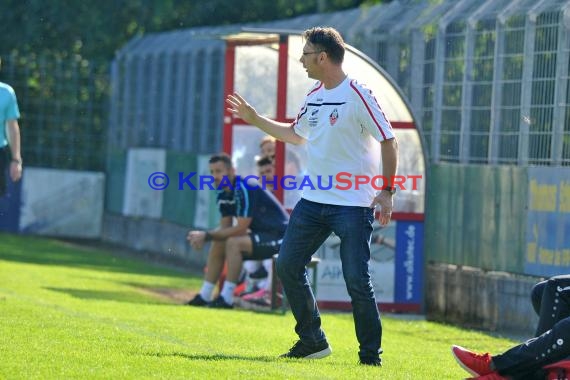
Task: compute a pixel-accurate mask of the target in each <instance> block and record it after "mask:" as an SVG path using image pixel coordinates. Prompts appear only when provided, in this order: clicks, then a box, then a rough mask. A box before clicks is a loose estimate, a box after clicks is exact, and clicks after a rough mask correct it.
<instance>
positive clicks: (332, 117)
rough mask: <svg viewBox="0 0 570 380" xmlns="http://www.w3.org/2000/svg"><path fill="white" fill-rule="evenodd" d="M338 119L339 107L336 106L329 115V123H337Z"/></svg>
mask: <svg viewBox="0 0 570 380" xmlns="http://www.w3.org/2000/svg"><path fill="white" fill-rule="evenodd" d="M337 120H338V111H337V109H336V108H335V109H334V110H333V111H332V112H331V114H330V115H329V123H331V126H332V125H335V123H336V121H337Z"/></svg>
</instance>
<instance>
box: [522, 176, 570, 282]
mask: <svg viewBox="0 0 570 380" xmlns="http://www.w3.org/2000/svg"><path fill="white" fill-rule="evenodd" d="M528 180H529V192H528V197H529V199H528V215H527V229H526V247H527V248H526V257H525V267H524V270H525V273H526V274H531V275H538V276H545V277H549V276H554V275H558V274H567V273H568V272H569V270H570V170H568V169H561V168H548V167H540V168H538V167H537V168H529V169H528Z"/></svg>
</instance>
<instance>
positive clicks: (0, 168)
mask: <svg viewBox="0 0 570 380" xmlns="http://www.w3.org/2000/svg"><path fill="white" fill-rule="evenodd" d="M2 128H3V127H2ZM9 163H10V162H9V161H8V147H7V146H6V147H3V148H0V198H1V197H3V196H4V194H5V193H6V187H7V185H8V175H9V174H8V172H7V169H8V164H9Z"/></svg>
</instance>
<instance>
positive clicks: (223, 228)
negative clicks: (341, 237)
mask: <svg viewBox="0 0 570 380" xmlns="http://www.w3.org/2000/svg"><path fill="white" fill-rule="evenodd" d="M209 165H210V173H211V175H212V177H213V178H214V183H215V185H216V187H217V188H218V190H219V193H218V197H217V203H218V208H219V210H220V214H221V216H222V217H221V220H220V225H219V227H218V228H217V229H215V230H212V231H190V232H188V236H187V240H188V242H189V243H190V245H191V246H192V248H194V249H202V247H203V246H204V243H205V242H208V241H212V244H211V247H210V251H209V253H208V262H207V268H208V269H207V272H206V275H205V279H204V283H203V285H202V289H201V290H200V293H198V294H197V295H196V297H194V298H193V299H192V300H191V301H189V302H188V305H191V306H210V307H217V308H232V307H233V292H234V289H235V287H236V283H237V281H238V278H239V275H240V273H241V267H242V262H243V260H263V259H267V258H270V257H272V256H273V255H274V254H276V253H278V252H279V247H280V246H281V241H282V239H283V235H284V233H285V229H286V228H287V223H288V221H289V215H288V214H287V212H286V211H285V209H284V208H283V206H282V205H281V204H280V203H279V201H278V200H277V199H276V198H275V197H274V196H273V195H272V194H271V193H270V192H269V191H267V190H264V189H262V187H261V185H260V184H259V183H258V182H257V181H247V182H244V181H243V180H242V179H241V178H239V177H237V176H236V175H235V169H234V168H233V166H232V161H231V158H230V156H228V155H227V154H225V153H221V154H216V155H214V156H212V157H211V158H210V161H209ZM234 217H235V218H236V220H237V222H236V223H235V225H234V224H233V218H234ZM224 261H225V262H227V275H226V280H225V282H224V286H223V288H222V291H221V292H220V294H219V296H218V297H217V298H216V299H215V300H213V301H212V293H213V290H214V287H215V284H216V282H217V281H218V278H219V277H220V274H221V272H222V270H223V267H224Z"/></svg>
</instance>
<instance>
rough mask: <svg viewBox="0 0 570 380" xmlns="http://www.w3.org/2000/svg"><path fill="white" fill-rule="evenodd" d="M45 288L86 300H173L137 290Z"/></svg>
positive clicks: (152, 302) (160, 302)
mask: <svg viewBox="0 0 570 380" xmlns="http://www.w3.org/2000/svg"><path fill="white" fill-rule="evenodd" d="M44 289H47V290H51V291H54V292H60V293H65V294H68V295H70V296H72V297H75V298H80V299H86V300H91V299H93V300H103V301H117V302H128V303H138V304H147V305H172V302H171V301H170V300H167V299H160V298H157V297H154V296H152V295H145V294H141V293H137V292H128V291H127V292H114V291H103V290H84V289H70V288H49V287H46V288H44Z"/></svg>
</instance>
